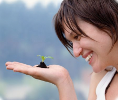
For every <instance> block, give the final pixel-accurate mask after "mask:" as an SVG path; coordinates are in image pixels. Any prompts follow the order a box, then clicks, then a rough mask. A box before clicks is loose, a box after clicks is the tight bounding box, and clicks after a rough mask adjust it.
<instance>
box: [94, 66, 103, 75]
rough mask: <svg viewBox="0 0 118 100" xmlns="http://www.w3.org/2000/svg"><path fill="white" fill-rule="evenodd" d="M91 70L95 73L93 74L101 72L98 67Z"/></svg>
mask: <svg viewBox="0 0 118 100" xmlns="http://www.w3.org/2000/svg"><path fill="white" fill-rule="evenodd" d="M92 68H93V71H94V72H95V73H99V72H101V71H102V70H103V69H101V68H100V67H98V66H92Z"/></svg>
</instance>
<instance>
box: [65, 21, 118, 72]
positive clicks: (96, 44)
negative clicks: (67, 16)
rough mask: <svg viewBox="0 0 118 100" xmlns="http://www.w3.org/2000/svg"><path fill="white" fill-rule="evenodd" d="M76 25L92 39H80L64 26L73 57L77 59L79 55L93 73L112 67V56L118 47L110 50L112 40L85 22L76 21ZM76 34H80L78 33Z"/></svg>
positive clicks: (82, 37)
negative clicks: (71, 44) (87, 63)
mask: <svg viewBox="0 0 118 100" xmlns="http://www.w3.org/2000/svg"><path fill="white" fill-rule="evenodd" d="M78 25H79V27H80V28H81V30H83V31H84V33H85V34H86V35H88V36H89V37H90V38H92V39H90V38H89V37H85V36H81V38H80V37H79V36H78V35H77V34H76V33H74V32H72V31H71V30H70V29H69V28H68V27H67V26H66V25H64V28H65V29H66V30H65V31H64V33H65V37H66V38H67V39H68V40H69V41H71V42H72V43H73V54H74V56H75V57H79V56H80V55H81V56H82V57H83V58H84V59H85V60H87V61H88V62H89V64H90V65H91V66H92V68H93V71H94V72H100V71H102V70H103V69H105V68H106V67H107V66H110V65H114V58H115V57H114V54H115V53H116V51H117V50H118V47H117V46H116V44H115V45H114V47H113V49H111V47H112V40H111V38H110V36H109V35H108V34H107V33H105V32H104V31H101V30H100V29H98V28H97V27H95V26H93V25H92V24H89V23H87V22H85V21H82V20H78ZM78 34H80V33H79V32H78ZM116 48H117V49H116ZM110 50H111V51H110ZM115 55H116V54H115Z"/></svg>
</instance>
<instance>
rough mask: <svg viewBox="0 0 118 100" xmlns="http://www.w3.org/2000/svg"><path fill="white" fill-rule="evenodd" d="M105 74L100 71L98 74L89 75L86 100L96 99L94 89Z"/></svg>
mask: <svg viewBox="0 0 118 100" xmlns="http://www.w3.org/2000/svg"><path fill="white" fill-rule="evenodd" d="M106 73H107V71H101V72H99V73H95V72H93V73H92V74H91V81H90V88H89V96H88V100H95V99H96V87H97V85H98V84H99V82H100V81H101V79H102V78H103V77H104V76H105V74H106Z"/></svg>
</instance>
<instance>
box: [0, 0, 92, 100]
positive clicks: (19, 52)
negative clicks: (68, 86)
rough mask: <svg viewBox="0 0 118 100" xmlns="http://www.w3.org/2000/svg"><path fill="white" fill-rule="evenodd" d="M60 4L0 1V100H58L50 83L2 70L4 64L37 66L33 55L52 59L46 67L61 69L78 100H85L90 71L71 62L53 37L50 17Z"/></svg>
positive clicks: (82, 62)
mask: <svg viewBox="0 0 118 100" xmlns="http://www.w3.org/2000/svg"><path fill="white" fill-rule="evenodd" d="M61 1H62V0H59V1H58V0H57V1H56V0H55V1H54V0H52V1H51V0H47V1H46V0H42V1H41V0H0V100H59V95H58V90H57V88H56V86H54V85H53V84H51V83H47V82H42V81H40V80H36V79H34V78H32V77H30V76H27V75H24V74H21V73H14V72H13V71H9V70H6V66H5V62H7V61H18V62H22V63H26V64H28V65H32V66H33V65H37V64H39V63H40V61H41V59H40V57H37V55H44V56H52V57H53V58H54V59H48V60H47V59H46V60H45V62H46V64H47V65H50V64H57V65H61V66H63V67H65V68H66V69H67V70H68V71H69V73H70V76H71V78H72V80H73V83H74V86H75V90H76V93H77V97H78V99H79V100H87V96H88V88H89V81H90V75H91V72H92V69H91V67H90V66H89V65H88V63H87V62H85V60H84V59H82V58H81V57H80V58H77V59H75V58H73V57H72V56H71V55H70V54H69V53H68V51H67V50H66V48H65V47H64V46H63V45H62V44H61V42H60V41H59V40H58V38H57V37H56V34H55V31H54V27H53V21H52V19H53V16H54V15H55V14H56V12H57V11H58V9H59V5H60V2H61Z"/></svg>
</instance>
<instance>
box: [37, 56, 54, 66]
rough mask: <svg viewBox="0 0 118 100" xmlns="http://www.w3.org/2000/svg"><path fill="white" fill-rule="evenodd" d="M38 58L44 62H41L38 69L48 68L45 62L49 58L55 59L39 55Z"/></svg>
mask: <svg viewBox="0 0 118 100" xmlns="http://www.w3.org/2000/svg"><path fill="white" fill-rule="evenodd" d="M37 56H40V57H41V59H42V61H41V62H40V64H39V65H38V66H37V67H41V68H47V66H46V64H45V63H44V60H45V59H47V58H51V59H53V57H51V56H48V57H46V56H45V57H44V56H41V55H37Z"/></svg>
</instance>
